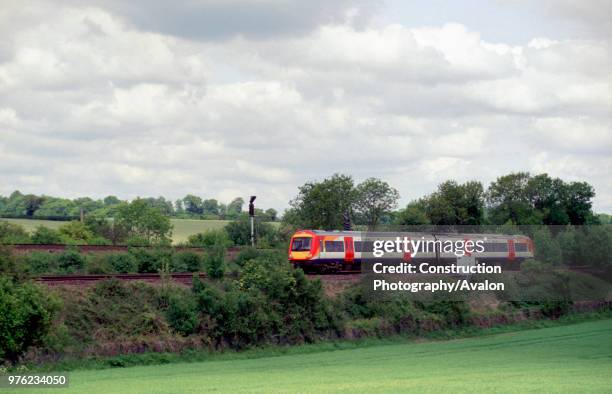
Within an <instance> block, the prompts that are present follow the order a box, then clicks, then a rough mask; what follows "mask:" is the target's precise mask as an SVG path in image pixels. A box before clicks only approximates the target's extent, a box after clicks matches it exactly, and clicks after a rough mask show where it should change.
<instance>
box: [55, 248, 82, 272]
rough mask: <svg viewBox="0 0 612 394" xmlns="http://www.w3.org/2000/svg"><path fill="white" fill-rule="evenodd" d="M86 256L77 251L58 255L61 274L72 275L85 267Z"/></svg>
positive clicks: (67, 251) (68, 251)
mask: <svg viewBox="0 0 612 394" xmlns="http://www.w3.org/2000/svg"><path fill="white" fill-rule="evenodd" d="M86 262H87V260H86V258H85V256H83V255H82V254H81V253H79V252H77V251H75V250H66V251H64V252H62V253H60V254H59V255H57V265H58V268H59V269H60V271H61V272H64V273H67V274H72V273H75V272H79V271H81V270H82V269H83V267H85V264H86Z"/></svg>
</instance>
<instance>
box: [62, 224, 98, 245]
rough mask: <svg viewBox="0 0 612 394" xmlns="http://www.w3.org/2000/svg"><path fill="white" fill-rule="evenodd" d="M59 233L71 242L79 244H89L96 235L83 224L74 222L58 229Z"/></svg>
mask: <svg viewBox="0 0 612 394" xmlns="http://www.w3.org/2000/svg"><path fill="white" fill-rule="evenodd" d="M58 232H59V233H60V234H61V235H62V236H63V237H65V238H67V239H69V240H74V241H76V242H77V243H87V242H88V241H89V240H90V239H92V238H93V237H94V234H93V233H92V232H91V230H89V228H87V226H86V225H85V224H84V223H83V222H79V221H77V220H72V221H70V222H68V223H66V224H63V225H62V226H60V228H59V229H58Z"/></svg>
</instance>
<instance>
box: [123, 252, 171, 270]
mask: <svg viewBox="0 0 612 394" xmlns="http://www.w3.org/2000/svg"><path fill="white" fill-rule="evenodd" d="M129 253H130V254H131V255H132V256H133V257H134V259H135V260H136V262H137V265H138V272H140V273H154V272H159V271H161V270H164V269H165V267H166V268H167V267H170V264H171V263H172V250H171V249H164V248H159V249H145V248H130V251H129Z"/></svg>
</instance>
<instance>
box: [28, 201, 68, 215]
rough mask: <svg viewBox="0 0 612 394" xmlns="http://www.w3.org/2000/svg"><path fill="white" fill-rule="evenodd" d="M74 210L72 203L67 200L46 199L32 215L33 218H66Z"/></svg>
mask: <svg viewBox="0 0 612 394" xmlns="http://www.w3.org/2000/svg"><path fill="white" fill-rule="evenodd" d="M73 209H74V203H73V202H72V201H70V200H68V199H67V198H55V197H46V198H45V200H44V201H43V203H42V204H41V205H40V207H39V208H38V209H37V210H36V212H35V213H34V216H35V217H41V218H42V217H45V218H53V217H57V218H66V217H69V216H70V212H71V211H72V210H73Z"/></svg>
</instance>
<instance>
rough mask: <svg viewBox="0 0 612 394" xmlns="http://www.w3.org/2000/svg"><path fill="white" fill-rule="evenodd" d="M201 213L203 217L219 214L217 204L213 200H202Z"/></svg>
mask: <svg viewBox="0 0 612 394" xmlns="http://www.w3.org/2000/svg"><path fill="white" fill-rule="evenodd" d="M202 213H204V214H205V215H218V214H219V203H218V202H217V200H215V199H214V198H210V199H208V200H204V201H203V202H202Z"/></svg>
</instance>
